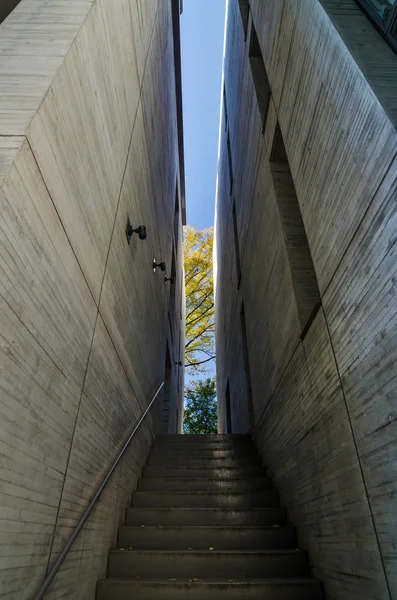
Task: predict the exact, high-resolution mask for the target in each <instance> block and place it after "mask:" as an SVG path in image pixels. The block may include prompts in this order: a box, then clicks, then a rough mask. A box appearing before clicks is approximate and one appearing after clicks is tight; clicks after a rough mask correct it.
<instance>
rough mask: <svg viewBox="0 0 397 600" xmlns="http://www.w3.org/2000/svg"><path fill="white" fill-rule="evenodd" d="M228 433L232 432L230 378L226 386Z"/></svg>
mask: <svg viewBox="0 0 397 600" xmlns="http://www.w3.org/2000/svg"><path fill="white" fill-rule="evenodd" d="M226 433H232V412H231V406H230V385H229V380H228V382H227V386H226Z"/></svg>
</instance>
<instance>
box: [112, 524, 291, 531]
mask: <svg viewBox="0 0 397 600" xmlns="http://www.w3.org/2000/svg"><path fill="white" fill-rule="evenodd" d="M123 527H130V528H131V529H142V528H145V529H149V528H151V529H169V530H173V529H216V530H217V529H222V530H224V529H233V530H237V531H238V530H241V529H251V530H252V531H257V530H258V529H265V530H270V529H295V527H294V526H293V525H289V524H288V523H287V524H286V525H277V527H274V525H123Z"/></svg>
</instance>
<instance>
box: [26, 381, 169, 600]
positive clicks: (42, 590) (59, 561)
mask: <svg viewBox="0 0 397 600" xmlns="http://www.w3.org/2000/svg"><path fill="white" fill-rule="evenodd" d="M163 387H164V381H163V383H162V384H161V385H160V387H159V388H158V390H157V392H156V393H155V395H154V396H153V398H152V400H151V402H150V404H149V406H148V407H147V409H146V410H145V412H144V413H143V415H142V417H141V418H140V420H139V422H138V424H137V425H136V427H135V429H134V431H133V432H132V433H131V435H130V436H129V437H128V440H127V441H126V442H125V444H124V446H123V448H122V450H121V451H120V453H119V455H118V457H117V458H116V460H115V461H114V463H113V465H112V467H111V468H110V470H109V471H108V474H107V475H106V477H105V479H104V480H103V482H102V484H101V486H100V488H99V489H98V491H97V493H96V494H95V496H94V497H93V499H92V500H91V502H90V503H89V505H88V507H87V508H86V510H85V512H84V514H83V516H82V517H81V519H80V521H79V522H78V524H77V526H76V529H75V530H74V532H73V533H72V535H71V537H70V539H69V541H68V543H67V544H66V546H65V547H64V549H63V550H62V552H61V554H60V555H59V557H58V559H57V561H56V562H55V563H54V565H53V566H52V568H51V570H50V572H49V573H48V575H47V576H46V578H45V579H44V581H43V583H42V585H41V587H40V589H39V591H38V592H37V594H36V596H35V597H34V600H42V598H43V597H44V594H45V593H46V591H47V590H48V588H49V587H50V585H51V583H52V581H53V579H54V577H55V575H56V574H57V572H58V570H59V567H60V566H61V564H62V563H63V561H64V560H65V558H66V556H67V554H68V552H69V550H70V548H71V547H72V546H73V544H74V542H75V540H76V538H77V536H78V535H79V533H80V531H81V530H82V528H83V527H84V525H85V523H86V521H87V519H88V517H89V516H90V514H91V512H92V509H93V508H94V506H95V504H96V503H97V502H98V500H99V498H100V497H101V494H102V492H103V490H104V489H105V487H106V485H107V483H108V481H109V479H110V478H111V476H112V474H113V472H114V470H115V469H116V467H117V465H118V464H119V462H120V460H121V459H122V458H123V455H124V453H125V451H126V450H127V448H128V446H129V445H130V443H131V440H132V438H133V437H134V435H135V433H136V432H137V431H138V429H139V427H140V425H141V423H142V421H143V420H144V418H145V417H146V415H147V413H148V412H149V410H150V408H151V406H152V404H153V402H154V401H155V400H156V398H157V397H158V395H159V394H160V392H161V390H162V389H163Z"/></svg>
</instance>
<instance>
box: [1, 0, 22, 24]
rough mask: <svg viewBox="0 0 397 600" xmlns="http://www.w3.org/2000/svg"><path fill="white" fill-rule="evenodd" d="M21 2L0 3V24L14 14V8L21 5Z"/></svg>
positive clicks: (2, 0)
mask: <svg viewBox="0 0 397 600" xmlns="http://www.w3.org/2000/svg"><path fill="white" fill-rule="evenodd" d="M20 1H21V0H1V2H0V23H2V22H3V21H4V19H6V18H7V17H8V15H9V14H11V13H12V11H13V10H14V8H15V7H16V6H17V5H18V4H19V3H20Z"/></svg>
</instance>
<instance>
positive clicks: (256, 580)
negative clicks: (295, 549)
mask: <svg viewBox="0 0 397 600" xmlns="http://www.w3.org/2000/svg"><path fill="white" fill-rule="evenodd" d="M172 579H173V581H169V579H144V578H142V579H139V580H137V579H132V578H131V579H129V578H127V577H125V578H124V577H107V578H104V579H101V580H100V582H99V583H105V582H106V583H109V584H111V583H112V582H113V583H130V584H135V585H137V586H139V585H142V584H144V585H145V584H146V585H158V584H161V585H170V586H172V585H175V584H178V583H183V584H184V585H186V583H189V582H190V579H189V578H187V577H175V578H172ZM198 579H199V581H197V582H194V583H192V585H200V584H211V585H222V586H223V585H225V583H230V584H235V585H236V584H238V585H255V584H261V585H264V584H265V585H266V584H267V585H275V584H289V585H296V584H297V583H300V584H313V585H321V583H320V582H319V581H317V580H316V579H313V578H311V577H279V578H271V577H244V579H243V578H239V579H237V578H236V580H235V581H229V580H228V579H225V578H224V579H222V578H220V579H213V578H212V577H210V578H206V577H200V578H198Z"/></svg>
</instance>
